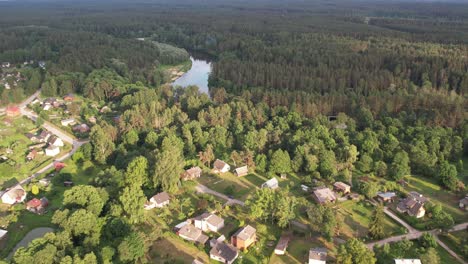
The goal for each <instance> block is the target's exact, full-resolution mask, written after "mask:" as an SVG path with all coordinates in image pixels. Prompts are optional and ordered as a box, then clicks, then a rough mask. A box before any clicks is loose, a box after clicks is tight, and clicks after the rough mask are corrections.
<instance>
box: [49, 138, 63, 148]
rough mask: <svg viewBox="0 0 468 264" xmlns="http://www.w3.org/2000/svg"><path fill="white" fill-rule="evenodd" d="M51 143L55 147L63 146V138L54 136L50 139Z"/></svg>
mask: <svg viewBox="0 0 468 264" xmlns="http://www.w3.org/2000/svg"><path fill="white" fill-rule="evenodd" d="M49 144H50V145H52V146H54V147H63V146H64V144H63V140H62V139H61V138H59V137H52V138H51V139H50V141H49Z"/></svg>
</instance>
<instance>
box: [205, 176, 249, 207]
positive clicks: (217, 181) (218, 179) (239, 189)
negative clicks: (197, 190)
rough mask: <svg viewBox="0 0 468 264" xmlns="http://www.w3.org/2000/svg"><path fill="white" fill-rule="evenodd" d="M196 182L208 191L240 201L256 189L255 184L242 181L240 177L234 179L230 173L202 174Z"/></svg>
mask: <svg viewBox="0 0 468 264" xmlns="http://www.w3.org/2000/svg"><path fill="white" fill-rule="evenodd" d="M247 177H249V176H247ZM197 181H198V182H199V183H201V184H203V185H205V186H207V187H208V188H210V189H213V190H215V191H217V192H220V193H223V194H226V195H232V196H233V197H234V198H236V199H239V200H242V201H243V200H245V199H246V198H247V196H248V195H249V194H250V193H251V192H252V191H253V190H255V188H256V185H255V184H253V183H251V182H249V181H248V180H246V179H242V177H241V178H239V177H236V176H235V175H234V174H232V173H230V172H227V173H221V174H212V173H204V174H203V175H202V176H201V177H200V178H198V180H197Z"/></svg>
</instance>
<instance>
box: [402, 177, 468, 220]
mask: <svg viewBox="0 0 468 264" xmlns="http://www.w3.org/2000/svg"><path fill="white" fill-rule="evenodd" d="M408 180H409V185H408V186H407V187H405V189H406V190H407V191H416V192H419V193H421V194H423V195H424V196H426V197H428V198H429V199H430V200H431V201H432V202H434V203H440V204H441V205H442V206H443V207H444V210H445V211H447V213H449V214H451V215H452V217H453V220H454V221H455V222H456V223H461V222H464V221H466V219H468V213H467V212H464V211H462V210H460V208H458V201H459V200H460V197H458V196H457V195H455V194H453V193H451V192H449V191H447V190H444V189H443V188H442V187H440V186H439V185H438V184H437V183H435V182H434V181H433V180H432V179H427V178H423V177H419V176H411V177H408Z"/></svg>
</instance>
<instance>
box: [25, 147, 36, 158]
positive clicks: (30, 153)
mask: <svg viewBox="0 0 468 264" xmlns="http://www.w3.org/2000/svg"><path fill="white" fill-rule="evenodd" d="M36 156H37V150H35V149H33V150H31V151H30V152H29V153H28V155H27V156H26V160H28V161H31V160H33V159H35V158H36Z"/></svg>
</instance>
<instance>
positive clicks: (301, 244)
mask: <svg viewBox="0 0 468 264" xmlns="http://www.w3.org/2000/svg"><path fill="white" fill-rule="evenodd" d="M275 246H276V245H275ZM315 247H325V245H324V243H322V241H320V240H318V239H317V238H316V237H312V238H309V237H306V236H305V235H304V234H299V235H298V234H296V235H294V236H293V238H292V239H291V240H290V241H289V245H288V248H287V250H286V254H285V255H283V256H278V255H275V253H274V252H273V253H272V255H271V258H270V263H271V264H302V263H306V262H307V259H308V257H309V250H310V249H311V248H315Z"/></svg>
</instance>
